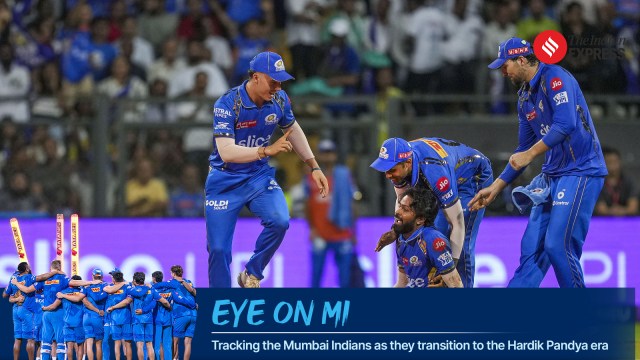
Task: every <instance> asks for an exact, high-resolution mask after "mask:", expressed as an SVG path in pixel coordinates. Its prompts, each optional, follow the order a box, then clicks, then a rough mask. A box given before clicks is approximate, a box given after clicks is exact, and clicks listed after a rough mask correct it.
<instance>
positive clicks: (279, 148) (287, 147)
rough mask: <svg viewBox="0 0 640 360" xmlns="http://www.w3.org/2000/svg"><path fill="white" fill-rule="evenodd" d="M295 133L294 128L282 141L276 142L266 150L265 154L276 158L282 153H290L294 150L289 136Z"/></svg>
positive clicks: (285, 134)
mask: <svg viewBox="0 0 640 360" xmlns="http://www.w3.org/2000/svg"><path fill="white" fill-rule="evenodd" d="M292 131H293V128H290V129H289V130H287V132H286V133H284V135H283V136H282V137H280V139H278V140H276V142H274V143H273V144H271V145H269V146H267V147H265V148H264V154H265V155H267V156H276V155H278V154H280V153H281V152H290V151H291V150H293V145H291V143H290V142H289V135H290V134H291V132H292Z"/></svg>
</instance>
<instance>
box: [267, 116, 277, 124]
mask: <svg viewBox="0 0 640 360" xmlns="http://www.w3.org/2000/svg"><path fill="white" fill-rule="evenodd" d="M277 122H278V117H277V116H276V114H269V115H267V116H266V117H265V118H264V123H265V124H267V125H273V124H275V123H277Z"/></svg>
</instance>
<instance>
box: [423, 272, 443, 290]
mask: <svg viewBox="0 0 640 360" xmlns="http://www.w3.org/2000/svg"><path fill="white" fill-rule="evenodd" d="M427 287H430V288H434V287H447V284H445V282H444V280H443V279H442V275H436V276H434V277H433V278H431V277H430V278H429V285H427Z"/></svg>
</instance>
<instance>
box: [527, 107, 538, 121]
mask: <svg viewBox="0 0 640 360" xmlns="http://www.w3.org/2000/svg"><path fill="white" fill-rule="evenodd" d="M535 118H536V110H535V109H533V110H531V111H530V112H528V113H527V121H531V120H533V119H535Z"/></svg>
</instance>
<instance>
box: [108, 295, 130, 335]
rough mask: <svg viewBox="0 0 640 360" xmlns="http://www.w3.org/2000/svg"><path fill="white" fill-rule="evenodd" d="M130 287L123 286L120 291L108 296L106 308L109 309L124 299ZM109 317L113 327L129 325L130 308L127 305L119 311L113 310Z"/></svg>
mask: <svg viewBox="0 0 640 360" xmlns="http://www.w3.org/2000/svg"><path fill="white" fill-rule="evenodd" d="M130 287H131V286H130V285H123V286H122V287H121V288H120V290H118V291H116V292H115V293H113V294H109V298H108V299H107V305H106V306H107V307H111V306H114V305H117V304H118V303H119V302H121V301H122V300H124V299H126V297H127V292H128V289H129V288H130ZM109 317H110V319H111V324H113V325H126V324H131V306H130V305H127V306H125V307H123V308H120V309H114V310H113V311H112V312H111V314H110V315H109Z"/></svg>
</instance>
